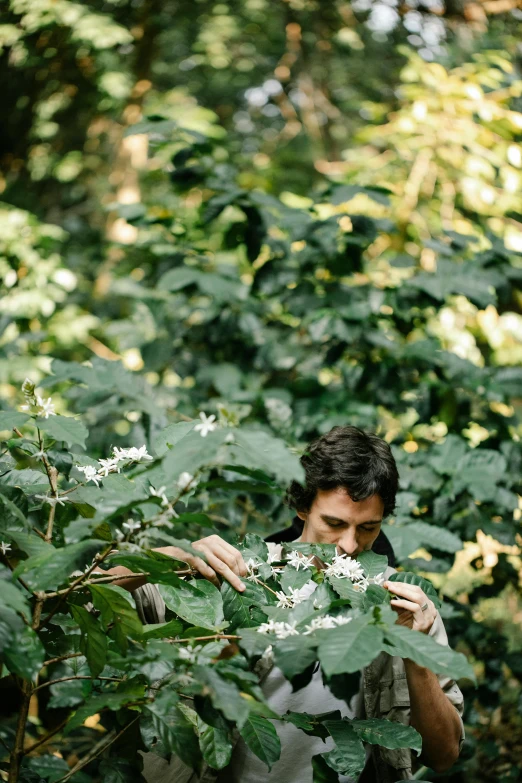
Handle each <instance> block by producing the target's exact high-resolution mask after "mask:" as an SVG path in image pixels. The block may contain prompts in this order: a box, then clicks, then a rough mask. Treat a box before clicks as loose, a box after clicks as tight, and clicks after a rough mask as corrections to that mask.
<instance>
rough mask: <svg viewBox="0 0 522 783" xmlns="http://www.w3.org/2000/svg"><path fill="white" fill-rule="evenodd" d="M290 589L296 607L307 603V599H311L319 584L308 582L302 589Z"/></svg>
mask: <svg viewBox="0 0 522 783" xmlns="http://www.w3.org/2000/svg"><path fill="white" fill-rule="evenodd" d="M288 589H289V590H290V595H291V596H292V601H293V604H294V606H296V604H300V603H301V602H302V601H306V600H307V598H310V596H311V595H312V593H313V592H314V591H315V590H316V589H317V584H316V583H315V582H307V583H306V584H305V585H303V586H302V587H300V588H299V590H295V589H294V588H292V587H289V588H288Z"/></svg>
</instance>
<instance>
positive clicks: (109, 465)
mask: <svg viewBox="0 0 522 783" xmlns="http://www.w3.org/2000/svg"><path fill="white" fill-rule="evenodd" d="M98 462H99V463H100V465H101V468H99V470H98V473H99V474H100V476H103V477H105V476H108V475H109V473H113V472H114V471H116V472H117V473H119V472H120V466H119V464H118V462H119V460H118V459H117V458H116V457H110V458H109V459H99V460H98ZM93 470H94V468H93Z"/></svg>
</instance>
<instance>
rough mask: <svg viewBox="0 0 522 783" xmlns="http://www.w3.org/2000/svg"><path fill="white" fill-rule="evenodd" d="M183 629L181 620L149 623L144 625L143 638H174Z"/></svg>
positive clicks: (145, 639)
mask: <svg viewBox="0 0 522 783" xmlns="http://www.w3.org/2000/svg"><path fill="white" fill-rule="evenodd" d="M182 630H183V623H182V622H181V621H180V620H170V621H169V622H168V623H148V624H147V625H144V626H143V633H142V635H141V638H142V639H143V640H144V641H147V640H148V639H167V638H168V639H173V638H174V637H175V636H179V634H180V633H181V632H182Z"/></svg>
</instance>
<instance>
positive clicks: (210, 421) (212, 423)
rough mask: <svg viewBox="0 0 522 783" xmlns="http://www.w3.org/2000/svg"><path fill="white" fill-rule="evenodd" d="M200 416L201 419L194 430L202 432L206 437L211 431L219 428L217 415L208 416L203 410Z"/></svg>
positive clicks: (202, 435)
mask: <svg viewBox="0 0 522 783" xmlns="http://www.w3.org/2000/svg"><path fill="white" fill-rule="evenodd" d="M199 418H200V419H201V421H200V423H199V424H196V426H195V427H194V430H195V431H196V432H199V433H201V437H202V438H206V437H207V435H208V433H209V432H213V431H214V430H215V429H216V428H217V422H216V417H215V416H214V414H212V416H207V415H206V413H203V411H201V413H200V414H199Z"/></svg>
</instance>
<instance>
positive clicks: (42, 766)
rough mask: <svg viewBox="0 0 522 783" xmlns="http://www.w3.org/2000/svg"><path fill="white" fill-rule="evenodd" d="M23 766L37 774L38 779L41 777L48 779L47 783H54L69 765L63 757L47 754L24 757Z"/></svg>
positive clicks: (62, 775)
mask: <svg viewBox="0 0 522 783" xmlns="http://www.w3.org/2000/svg"><path fill="white" fill-rule="evenodd" d="M24 767H27V769H30V770H31V772H32V773H33V774H34V775H37V776H38V779H39V780H40V779H42V778H43V779H44V780H47V781H49V783H55V782H56V781H57V780H60V778H63V777H64V775H66V774H67V772H69V765H68V764H67V762H66V761H65V759H62V758H59V757H57V756H49V755H43V756H37V757H36V758H29V759H26V760H25V763H24Z"/></svg>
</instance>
